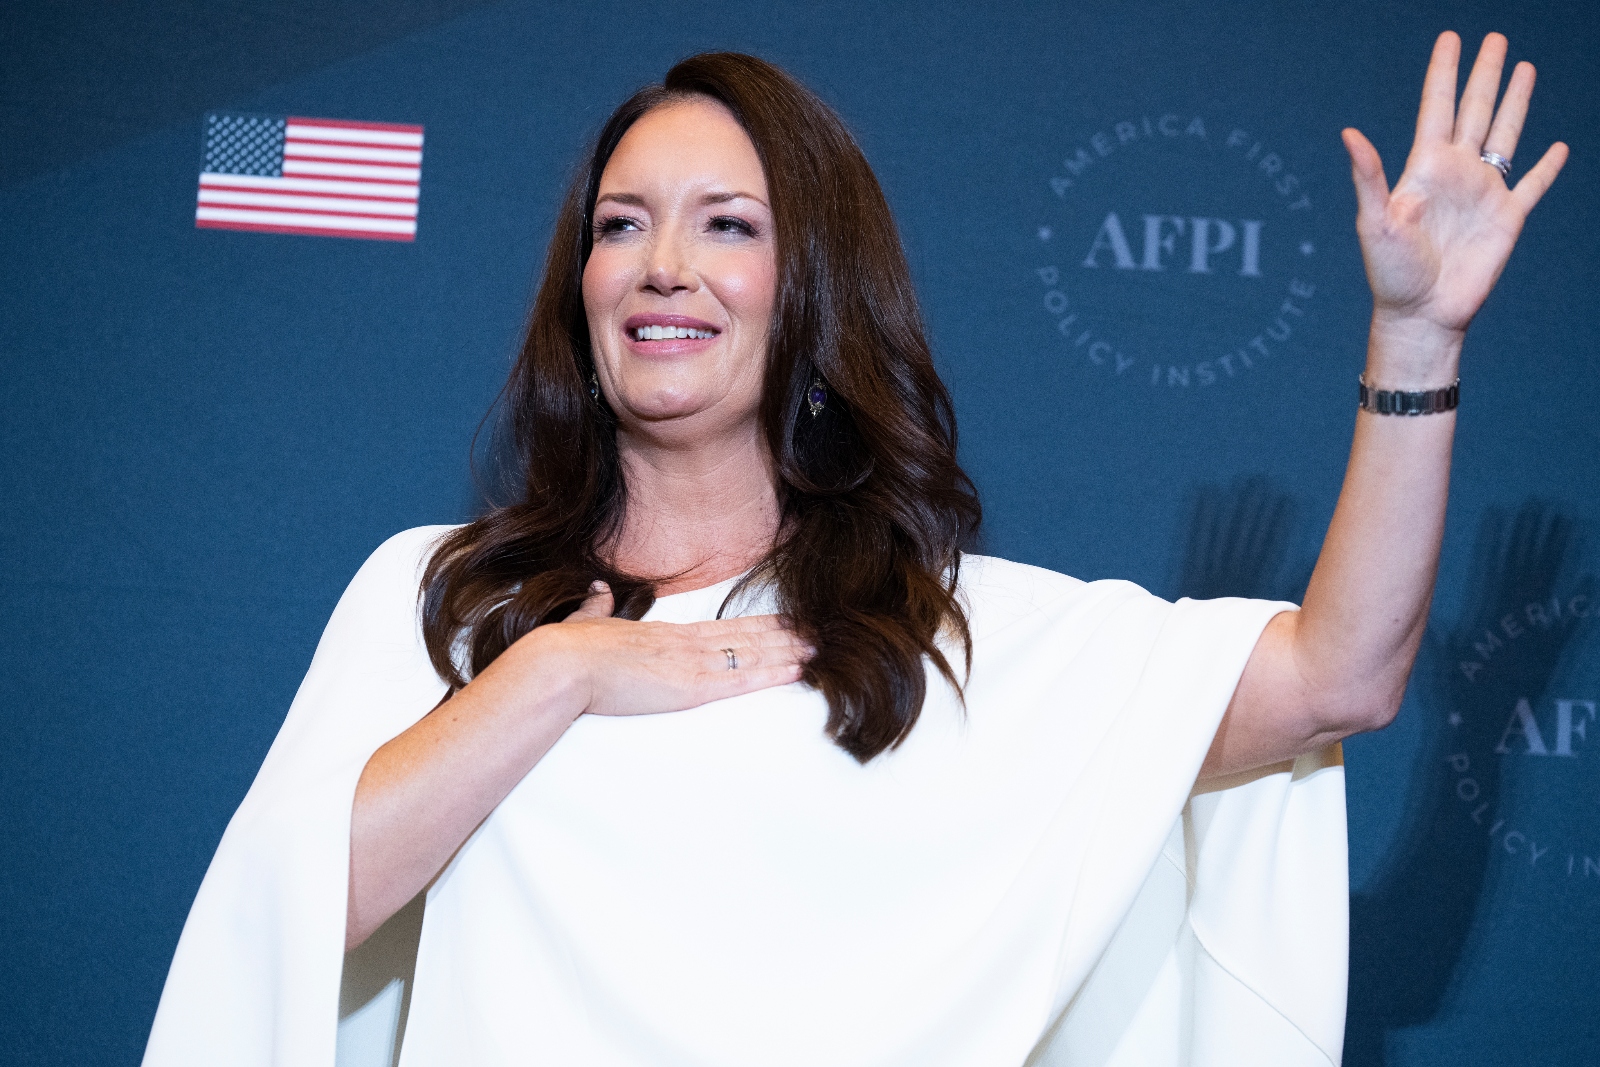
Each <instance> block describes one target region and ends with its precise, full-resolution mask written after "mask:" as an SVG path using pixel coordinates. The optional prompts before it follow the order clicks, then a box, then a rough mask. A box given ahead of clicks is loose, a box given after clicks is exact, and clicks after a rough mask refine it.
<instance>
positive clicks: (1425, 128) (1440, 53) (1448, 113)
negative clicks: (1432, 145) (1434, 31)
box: [1417, 30, 1461, 142]
mask: <svg viewBox="0 0 1600 1067" xmlns="http://www.w3.org/2000/svg"><path fill="white" fill-rule="evenodd" d="M1460 61H1461V38H1459V37H1457V36H1456V35H1455V34H1454V33H1453V32H1451V31H1450V30H1446V31H1444V32H1443V33H1441V34H1440V35H1439V39H1438V40H1437V41H1435V42H1434V44H1433V58H1432V59H1430V60H1429V61H1428V73H1427V76H1426V77H1425V78H1423V80H1422V106H1421V107H1420V108H1418V109H1417V140H1418V141H1419V142H1421V141H1448V140H1450V135H1451V134H1452V133H1453V132H1454V131H1455V127H1456V66H1457V64H1458V63H1460Z"/></svg>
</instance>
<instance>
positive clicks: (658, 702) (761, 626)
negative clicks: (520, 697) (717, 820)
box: [486, 582, 816, 715]
mask: <svg viewBox="0 0 1600 1067" xmlns="http://www.w3.org/2000/svg"><path fill="white" fill-rule="evenodd" d="M612 610H613V601H612V596H611V590H610V589H609V588H607V587H606V585H605V584H604V583H603V582H596V583H595V584H594V587H593V592H592V593H591V594H590V596H589V598H588V599H587V600H585V601H584V602H583V604H582V606H580V607H579V608H578V610H577V611H575V612H573V613H572V614H571V615H569V616H568V617H567V618H566V619H565V620H564V621H562V622H559V623H554V624H552V625H549V626H541V627H539V628H538V629H536V630H533V631H531V632H530V633H528V634H527V635H525V636H524V637H523V638H522V639H521V640H519V641H518V642H517V644H516V645H513V646H512V648H511V649H508V650H507V652H508V653H517V652H521V651H522V650H521V649H518V647H517V646H519V645H522V644H524V643H525V642H526V643H527V644H528V645H529V646H531V647H530V648H529V649H528V650H527V651H528V652H530V653H535V654H536V655H537V657H538V659H539V660H540V661H541V662H542V663H543V664H544V665H545V667H546V668H547V669H548V668H552V667H553V668H555V670H556V671H557V672H558V673H560V674H562V675H564V676H565V677H566V678H567V679H568V681H569V684H570V685H571V686H572V688H571V689H570V690H569V692H570V693H571V695H572V699H573V706H574V707H575V709H576V710H577V713H578V714H583V713H588V714H590V715H652V714H656V713H658V712H666V711H682V710H684V709H686V708H693V707H697V706H699V705H701V704H707V703H710V702H711V701H713V700H723V699H725V698H727V697H732V696H738V695H740V694H741V693H749V692H753V691H755V690H757V689H766V688H768V687H770V686H775V685H786V684H788V683H789V682H793V681H797V680H799V678H800V672H801V668H802V667H803V665H804V664H805V663H806V661H807V660H809V659H810V658H811V657H812V656H813V655H814V654H815V652H816V650H815V649H813V648H812V647H811V646H810V645H808V644H807V643H806V642H805V641H803V640H802V639H801V638H800V637H799V636H797V635H796V634H795V633H794V632H793V631H792V630H790V629H789V628H788V627H787V626H786V625H785V623H784V619H783V617H782V616H780V615H753V616H750V617H748V618H738V619H717V620H714V621H711V622H691V623H671V622H631V621H629V620H627V619H615V618H612V617H611V613H612ZM730 650H731V651H732V653H733V658H732V660H731V661H730V659H729V655H728V652H729V651H730ZM730 662H731V663H737V664H738V666H737V667H732V666H730ZM491 669H492V668H491ZM486 673H487V672H486Z"/></svg>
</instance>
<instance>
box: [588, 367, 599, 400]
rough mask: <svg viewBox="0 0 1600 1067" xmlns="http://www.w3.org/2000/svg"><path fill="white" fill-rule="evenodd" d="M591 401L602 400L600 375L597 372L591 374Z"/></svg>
mask: <svg viewBox="0 0 1600 1067" xmlns="http://www.w3.org/2000/svg"><path fill="white" fill-rule="evenodd" d="M589 399H590V400H599V399H600V375H599V373H598V372H596V371H590V372H589Z"/></svg>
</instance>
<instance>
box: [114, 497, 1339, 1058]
mask: <svg viewBox="0 0 1600 1067" xmlns="http://www.w3.org/2000/svg"><path fill="white" fill-rule="evenodd" d="M441 532H443V528H441V527H433V528H423V529H419V530H413V531H408V532H406V533H404V534H401V535H399V536H397V537H395V538H393V539H391V540H390V541H389V542H387V543H386V544H385V545H384V546H382V547H381V548H380V549H379V550H378V551H377V552H376V553H374V555H373V557H372V558H371V559H370V560H369V561H368V562H367V564H366V565H365V566H363V568H362V569H361V571H360V572H359V573H358V574H357V576H356V578H355V580H354V581H353V582H352V583H351V586H350V588H349V590H348V591H347V592H346V593H345V595H344V597H343V598H342V599H341V601H340V603H339V606H338V608H337V609H336V610H335V612H334V615H333V618H332V620H331V621H330V623H329V625H328V629H327V632H326V633H325V634H324V636H323V639H322V642H321V644H320V645H319V647H318V650H317V654H316V656H315V658H314V660H313V662H312V666H311V670H310V672H309V674H308V675H307V678H306V681H305V683H304V685H303V686H302V688H301V690H300V693H299V694H298V695H297V697H296V699H295V702H294V705H293V707H292V708H291V710H290V713H289V716H288V719H287V720H286V721H285V723H284V727H283V730H282V732H281V733H280V735H279V737H278V739H277V741H276V742H275V743H274V745H273V747H272V750H271V752H270V753H269V754H268V757H267V760H266V762H265V764H264V765H263V767H262V769H261V772H260V775H259V776H258V778H257V780H256V782H255V784H254V785H253V786H252V788H251V790H250V793H249V795H248V796H247V797H246V799H245V801H244V803H243V804H242V805H241V807H240V809H239V812H238V814H236V815H235V817H234V819H233V821H232V822H231V823H230V824H229V827H228V830H227V832H226V833H225V835H224V837H223V840H222V843H221V845H220V846H219V848H218V850H217V855H216V858H215V859H214V860H213V863H212V866H211V869H210V871H209V872H208V873H207V876H206V879H205V882H204V884H203V885H202V887H201V891H200V894H199V896H198V897H197V899H196V901H195V905H194V908H193V910H192V912H191V914H190V917H189V921H188V924H187V925H186V927H185V929H184V933H183V936H182V939H181V940H180V943H179V947H178V952H177V955H176V957H175V959H174V961H173V966H172V971H171V974H170V975H169V978H168V982H167V987H166V990H165V992H164V994H163V997H162V1001H161V1007H160V1009H159V1011H158V1014H157V1018H156V1022H155V1026H154V1029H153V1031H152V1034H151V1039H150V1044H149V1047H148V1050H147V1053H146V1058H145V1063H146V1065H147V1067H178V1065H197V1067H198V1065H201V1064H205V1065H206V1067H211V1065H214V1064H217V1063H228V1064H238V1065H259V1067H268V1065H272V1067H290V1065H293V1067H316V1065H323V1067H333V1064H334V1062H335V1047H336V1030H337V1011H338V998H339V988H340V974H341V966H342V962H343V957H342V951H341V949H342V944H343V930H344V915H345V906H346V892H347V871H348V847H349V818H350V804H351V798H352V796H353V794H354V789H355V782H356V779H357V778H358V777H359V775H360V772H361V769H362V767H363V766H364V765H365V762H366V760H367V759H368V758H369V757H370V755H371V753H372V752H374V751H376V749H377V748H378V747H379V746H380V745H381V744H383V742H384V741H386V740H388V739H389V738H390V737H393V736H395V735H396V734H398V733H400V732H402V731H403V730H404V729H406V728H407V727H408V726H409V725H411V724H412V723H413V722H415V721H416V720H417V719H418V718H420V717H421V716H422V715H424V714H426V713H427V711H428V710H429V709H430V708H431V707H433V706H434V704H435V703H436V702H437V701H438V699H439V697H440V696H441V695H442V692H443V686H442V684H441V683H440V682H439V680H438V678H437V677H436V676H435V675H434V673H433V671H432V669H431V667H430V666H429V664H428V660H427V657H426V654H425V653H424V651H423V650H422V647H421V642H420V636H419V630H418V625H417V611H416V609H417V599H416V593H417V579H418V576H419V574H420V568H421V565H422V561H423V559H424V558H425V556H426V552H427V551H428V548H429V546H430V545H431V543H432V542H433V541H434V540H435V538H436V537H437V535H438V534H439V533H441ZM961 573H962V586H961V588H962V595H963V597H964V599H965V600H966V602H967V604H968V605H969V610H970V617H971V621H972V626H973V631H974V637H975V642H976V646H975V653H974V658H973V663H972V670H971V675H970V678H969V681H968V683H967V686H966V703H965V707H964V708H963V707H962V706H961V704H960V702H959V701H958V700H957V699H956V698H955V697H954V695H953V694H952V692H951V691H950V690H949V688H948V687H947V686H945V685H944V684H943V683H942V682H940V681H939V680H938V679H937V676H934V675H930V684H929V693H928V699H927V702H926V704H925V707H924V711H923V716H922V719H921V720H920V721H919V723H918V725H917V727H916V728H915V729H914V730H913V732H912V734H911V736H910V738H909V739H908V740H907V742H906V743H905V744H904V745H902V746H901V747H900V748H899V749H896V750H894V751H892V752H890V753H888V754H886V755H884V756H882V757H880V758H879V759H877V760H874V761H873V762H872V763H870V764H868V765H866V766H865V767H863V766H859V765H857V764H856V763H855V762H854V761H853V760H851V759H850V758H849V757H848V756H846V755H845V754H843V753H842V752H840V751H839V750H838V749H837V748H836V747H835V746H833V745H831V744H830V743H829V742H828V741H827V740H826V738H825V737H823V736H822V732H821V725H822V722H823V720H824V719H825V717H826V708H825V706H824V704H823V702H822V700H821V698H820V697H819V696H818V695H817V694H815V693H813V692H811V691H810V690H808V689H806V688H805V687H803V686H799V685H793V686H786V687H782V688H779V689H773V690H767V691H764V692H762V693H757V694H750V695H747V696H745V697H740V698H736V699H734V700H729V701H722V702H719V703H717V704H711V705H706V706H704V707H702V708H697V709H692V710H690V711H687V712H679V713H674V714H671V715H657V716H646V717H639V718H619V719H600V718H588V717H586V718H584V719H580V720H579V722H578V723H577V724H576V725H575V726H574V727H573V728H572V729H571V730H569V732H568V733H567V735H566V736H564V737H563V738H562V740H561V741H560V742H559V743H558V744H557V745H556V747H555V748H554V749H552V751H551V752H550V753H549V754H548V755H547V756H546V757H545V759H544V760H542V761H541V762H540V764H539V765H538V766H537V767H535V768H534V770H533V771H532V772H530V774H529V775H528V776H527V777H526V778H525V779H524V780H523V782H522V783H521V784H519V785H518V786H517V788H516V789H514V790H513V792H512V793H511V795H510V796H508V797H507V798H506V799H505V801H504V802H502V804H501V805H500V807H499V808H498V809H497V810H496V811H495V813H494V814H493V815H491V816H490V818H489V819H487V820H486V821H485V822H484V824H483V825H482V826H481V827H480V828H479V829H478V831H477V832H476V833H475V834H474V835H473V837H472V838H470V839H469V840H468V842H467V843H466V844H465V845H464V846H463V847H462V849H461V850H460V851H459V853H458V854H457V856H456V857H455V859H454V860H453V861H452V863H451V865H450V866H449V867H448V868H447V869H446V870H445V872H444V873H443V874H442V875H441V876H440V877H439V878H438V879H437V880H436V882H435V884H434V885H433V886H432V888H431V889H430V892H429V896H428V902H427V910H426V913H425V918H424V921H423V928H422V934H421V945H420V948H419V953H418V957H417V965H416V979H415V988H414V992H413V995H412V998H411V1006H410V1020H409V1023H408V1026H407V1030H406V1034H405V1040H404V1047H403V1051H402V1058H401V1062H402V1063H403V1064H404V1065H406V1067H432V1065H436V1064H473V1065H484V1067H489V1065H496V1064H502V1063H503V1064H511V1063H517V1064H526V1063H549V1064H561V1065H568V1064H584V1065H590V1064H593V1065H598V1067H612V1065H615V1067H623V1065H644V1064H650V1065H652V1067H661V1065H667V1064H682V1065H685V1067H689V1065H693V1067H719V1065H723V1064H728V1065H732V1064H738V1065H741V1067H750V1065H768V1064H770V1065H773V1067H778V1065H790V1064H793V1065H801V1064H805V1065H815V1064H819V1063H827V1064H829V1065H830V1067H849V1065H857V1064H859V1065H861V1067H890V1065H906V1067H911V1065H915V1067H977V1065H988V1064H994V1065H1005V1067H1018V1065H1022V1064H1024V1063H1028V1064H1033V1065H1041V1067H1042V1065H1064V1064H1067V1063H1071V1064H1073V1065H1074V1067H1077V1065H1098V1064H1106V1065H1112V1064H1116V1065H1131V1064H1139V1065H1164V1064H1173V1065H1178V1064H1188V1065H1193V1067H1223V1065H1224V1064H1226V1065H1229V1067H1233V1065H1237V1064H1251V1063H1263V1064H1274V1065H1283V1064H1289V1065H1295V1064H1302V1063H1303V1064H1337V1063H1338V1059H1339V1050H1340V1043H1341V1039H1342V1031H1343V1012H1344V982H1345V958H1346V934H1345V929H1346V886H1347V880H1346V875H1345V867H1344V864H1345V841H1344V795H1343V777H1342V769H1341V768H1340V766H1339V764H1338V759H1337V753H1336V752H1330V753H1325V754H1322V755H1321V756H1319V757H1314V758H1313V757H1308V758H1305V759H1302V760H1301V761H1299V762H1298V763H1297V764H1296V765H1294V766H1293V767H1289V766H1285V767H1281V768H1269V769H1267V770H1265V771H1262V772H1258V773H1255V774H1253V775H1249V776H1245V777H1242V778H1240V779H1239V780H1236V781H1230V782H1226V783H1221V784H1213V785H1211V786H1210V787H1208V788H1207V789H1206V790H1204V791H1203V792H1199V793H1196V794H1194V795H1192V796H1191V791H1192V788H1193V784H1194V779H1195V775H1196V773H1197V771H1198V769H1199V766H1200V763H1201V760H1202V759H1203V758H1204V755H1205V752H1206V750H1207V748H1208V747H1209V744H1210V740H1211V737H1212V735H1213V734H1214V733H1215V730H1216V727H1217V723H1218V721H1219V720H1220V718H1221V715H1222V712H1223V710H1224V709H1225V708H1226V706H1227V702H1228V700H1229V698H1230V697H1231V694H1232V692H1233V689H1234V687H1235V685H1236V684H1237V680H1238V677H1239V674H1240V672H1241V671H1242V670H1243V667H1244V663H1245V660H1246V659H1247V658H1248V656H1249V653H1250V650H1251V649H1252V647H1253V646H1254V643H1255V641H1256V638H1257V637H1258V635H1259V633H1260V630H1261V628H1262V627H1263V626H1264V625H1265V623H1266V621H1267V620H1268V619H1269V618H1271V616H1272V615H1273V614H1275V613H1277V612H1278V611H1281V610H1285V609H1288V608H1290V607H1291V606H1290V605H1284V604H1276V603H1269V602H1263V601H1249V600H1217V601H1205V602H1194V601H1180V602H1179V603H1177V604H1169V603H1166V602H1165V601H1162V600H1159V599H1158V598H1155V597H1153V596H1151V595H1149V594H1148V593H1145V592H1144V591H1143V590H1141V589H1139V588H1137V587H1136V586H1133V585H1130V584H1128V583H1124V582H1095V583H1083V582H1078V581H1076V580H1074V579H1071V578H1066V577H1064V576H1061V575H1058V574H1054V573H1052V572H1048V571H1042V570H1039V569H1037V568H1032V567H1025V566H1021V565H1018V564H1012V563H1007V562H1005V561H1002V560H996V559H987V558H983V557H967V558H966V559H965V560H964V561H963V565H962V572H961ZM726 592H727V586H726V585H724V586H721V587H714V588H712V589H708V590H699V591H696V592H694V593H686V594H681V595H679V596H673V597H667V598H663V599H662V600H660V601H658V602H657V604H656V606H655V608H654V609H653V610H652V613H651V616H650V617H652V618H658V619H663V620H667V621H691V620H694V619H704V618H710V617H712V616H713V615H715V613H716V611H717V610H718V607H719V606H720V605H721V604H722V601H723V598H724V596H725V594H726ZM764 607H765V605H763V604H762V603H761V602H760V598H759V597H758V598H756V599H755V600H753V601H752V602H751V603H749V604H746V605H743V606H742V610H741V608H740V606H737V605H736V606H733V611H732V613H747V612H753V611H756V610H763V609H764Z"/></svg>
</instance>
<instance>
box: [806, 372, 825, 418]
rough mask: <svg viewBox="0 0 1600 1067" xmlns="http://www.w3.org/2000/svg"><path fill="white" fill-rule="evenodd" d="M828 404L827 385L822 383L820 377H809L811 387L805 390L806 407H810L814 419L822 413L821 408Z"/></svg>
mask: <svg viewBox="0 0 1600 1067" xmlns="http://www.w3.org/2000/svg"><path fill="white" fill-rule="evenodd" d="M827 406H828V387H827V386H826V385H823V384H822V379H821V378H813V379H811V388H810V389H807V390H806V407H808V408H810V409H811V417H812V418H813V419H814V418H816V417H817V416H818V415H820V414H822V409H823V408H825V407H827Z"/></svg>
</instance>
